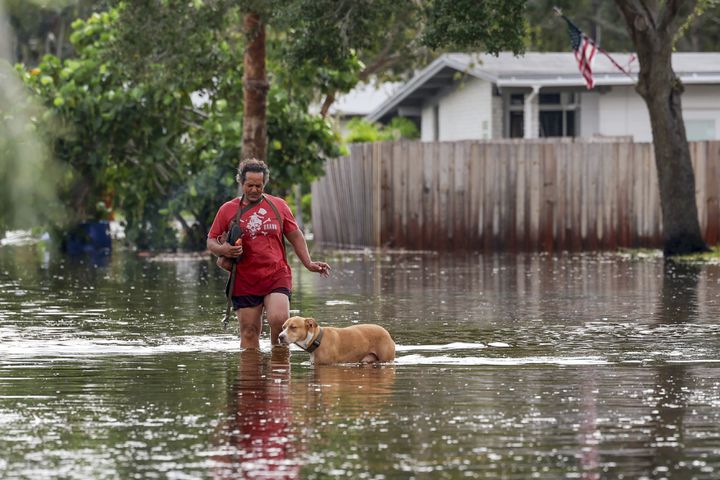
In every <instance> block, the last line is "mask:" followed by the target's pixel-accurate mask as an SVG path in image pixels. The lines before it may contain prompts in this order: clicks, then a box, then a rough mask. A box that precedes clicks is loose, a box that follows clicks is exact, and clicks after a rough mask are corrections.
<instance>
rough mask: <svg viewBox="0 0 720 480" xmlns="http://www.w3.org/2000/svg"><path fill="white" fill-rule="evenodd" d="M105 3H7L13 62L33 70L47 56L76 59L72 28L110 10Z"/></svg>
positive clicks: (25, 0)
mask: <svg viewBox="0 0 720 480" xmlns="http://www.w3.org/2000/svg"><path fill="white" fill-rule="evenodd" d="M106 3H107V2H106V1H105V0H4V7H5V13H6V15H7V16H8V19H9V22H10V25H11V26H12V32H11V33H12V39H11V40H12V45H13V50H14V51H13V52H12V53H13V54H14V59H15V61H17V62H20V63H22V64H24V65H27V66H30V67H34V66H36V65H37V64H38V63H39V62H40V61H41V59H42V57H43V56H45V55H47V54H52V55H55V56H56V57H58V58H68V57H70V56H72V55H73V53H74V52H73V48H72V45H71V43H70V41H69V36H70V31H71V28H70V26H71V24H72V22H73V21H74V20H76V19H78V18H87V17H89V16H90V15H91V14H92V13H94V12H100V11H103V10H106V9H107V5H106Z"/></svg>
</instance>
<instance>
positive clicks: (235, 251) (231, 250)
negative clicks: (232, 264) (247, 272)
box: [222, 242, 243, 258]
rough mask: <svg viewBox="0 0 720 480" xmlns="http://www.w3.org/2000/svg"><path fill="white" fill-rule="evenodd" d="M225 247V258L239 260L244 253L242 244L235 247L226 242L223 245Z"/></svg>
mask: <svg viewBox="0 0 720 480" xmlns="http://www.w3.org/2000/svg"><path fill="white" fill-rule="evenodd" d="M222 247H223V254H222V256H223V257H227V258H238V257H239V256H240V255H242V253H243V247H242V244H240V245H238V246H235V245H230V244H229V243H228V242H225V243H223V244H222Z"/></svg>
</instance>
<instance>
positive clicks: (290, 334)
mask: <svg viewBox="0 0 720 480" xmlns="http://www.w3.org/2000/svg"><path fill="white" fill-rule="evenodd" d="M317 328H318V324H317V322H316V321H315V319H314V318H305V317H290V318H288V319H287V320H285V323H284V324H283V330H282V332H280V335H279V336H278V340H279V341H280V343H284V344H286V345H290V344H291V343H295V342H303V341H305V339H306V338H307V336H308V334H309V333H314V331H315V330H316V329H317Z"/></svg>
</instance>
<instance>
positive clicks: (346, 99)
mask: <svg viewBox="0 0 720 480" xmlns="http://www.w3.org/2000/svg"><path fill="white" fill-rule="evenodd" d="M401 86H402V83H400V82H385V83H377V84H375V83H361V84H359V85H358V86H356V87H355V88H353V89H352V90H350V91H349V92H348V93H345V94H342V95H338V98H337V99H336V100H335V102H334V103H333V104H332V106H331V107H330V114H331V115H340V116H348V115H363V116H364V115H367V114H368V113H371V112H372V111H373V110H375V109H376V108H378V107H379V106H380V105H381V104H382V103H383V102H384V101H385V100H387V99H388V98H389V97H390V96H391V95H392V94H393V92H394V91H396V90H397V89H398V88H400V87H401Z"/></svg>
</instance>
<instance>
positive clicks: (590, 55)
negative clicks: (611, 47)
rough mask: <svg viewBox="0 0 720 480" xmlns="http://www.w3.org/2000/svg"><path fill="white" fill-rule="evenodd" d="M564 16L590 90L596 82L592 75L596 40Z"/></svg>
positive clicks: (576, 58)
mask: <svg viewBox="0 0 720 480" xmlns="http://www.w3.org/2000/svg"><path fill="white" fill-rule="evenodd" d="M563 18H564V19H565V21H566V22H567V25H568V33H569V34H570V43H571V44H572V48H573V50H574V51H575V60H577V62H578V68H579V69H580V73H581V74H582V76H583V78H584V79H585V84H586V85H587V88H588V90H590V89H591V88H593V85H594V84H595V81H594V80H593V76H592V64H593V60H594V59H595V53H596V52H597V50H598V48H597V46H596V45H595V42H593V41H592V40H591V39H590V38H589V37H588V36H587V35H585V34H584V33H582V31H581V30H580V29H579V28H578V27H576V26H575V24H574V23H572V22H571V21H570V20H568V19H567V17H565V16H564V15H563Z"/></svg>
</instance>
